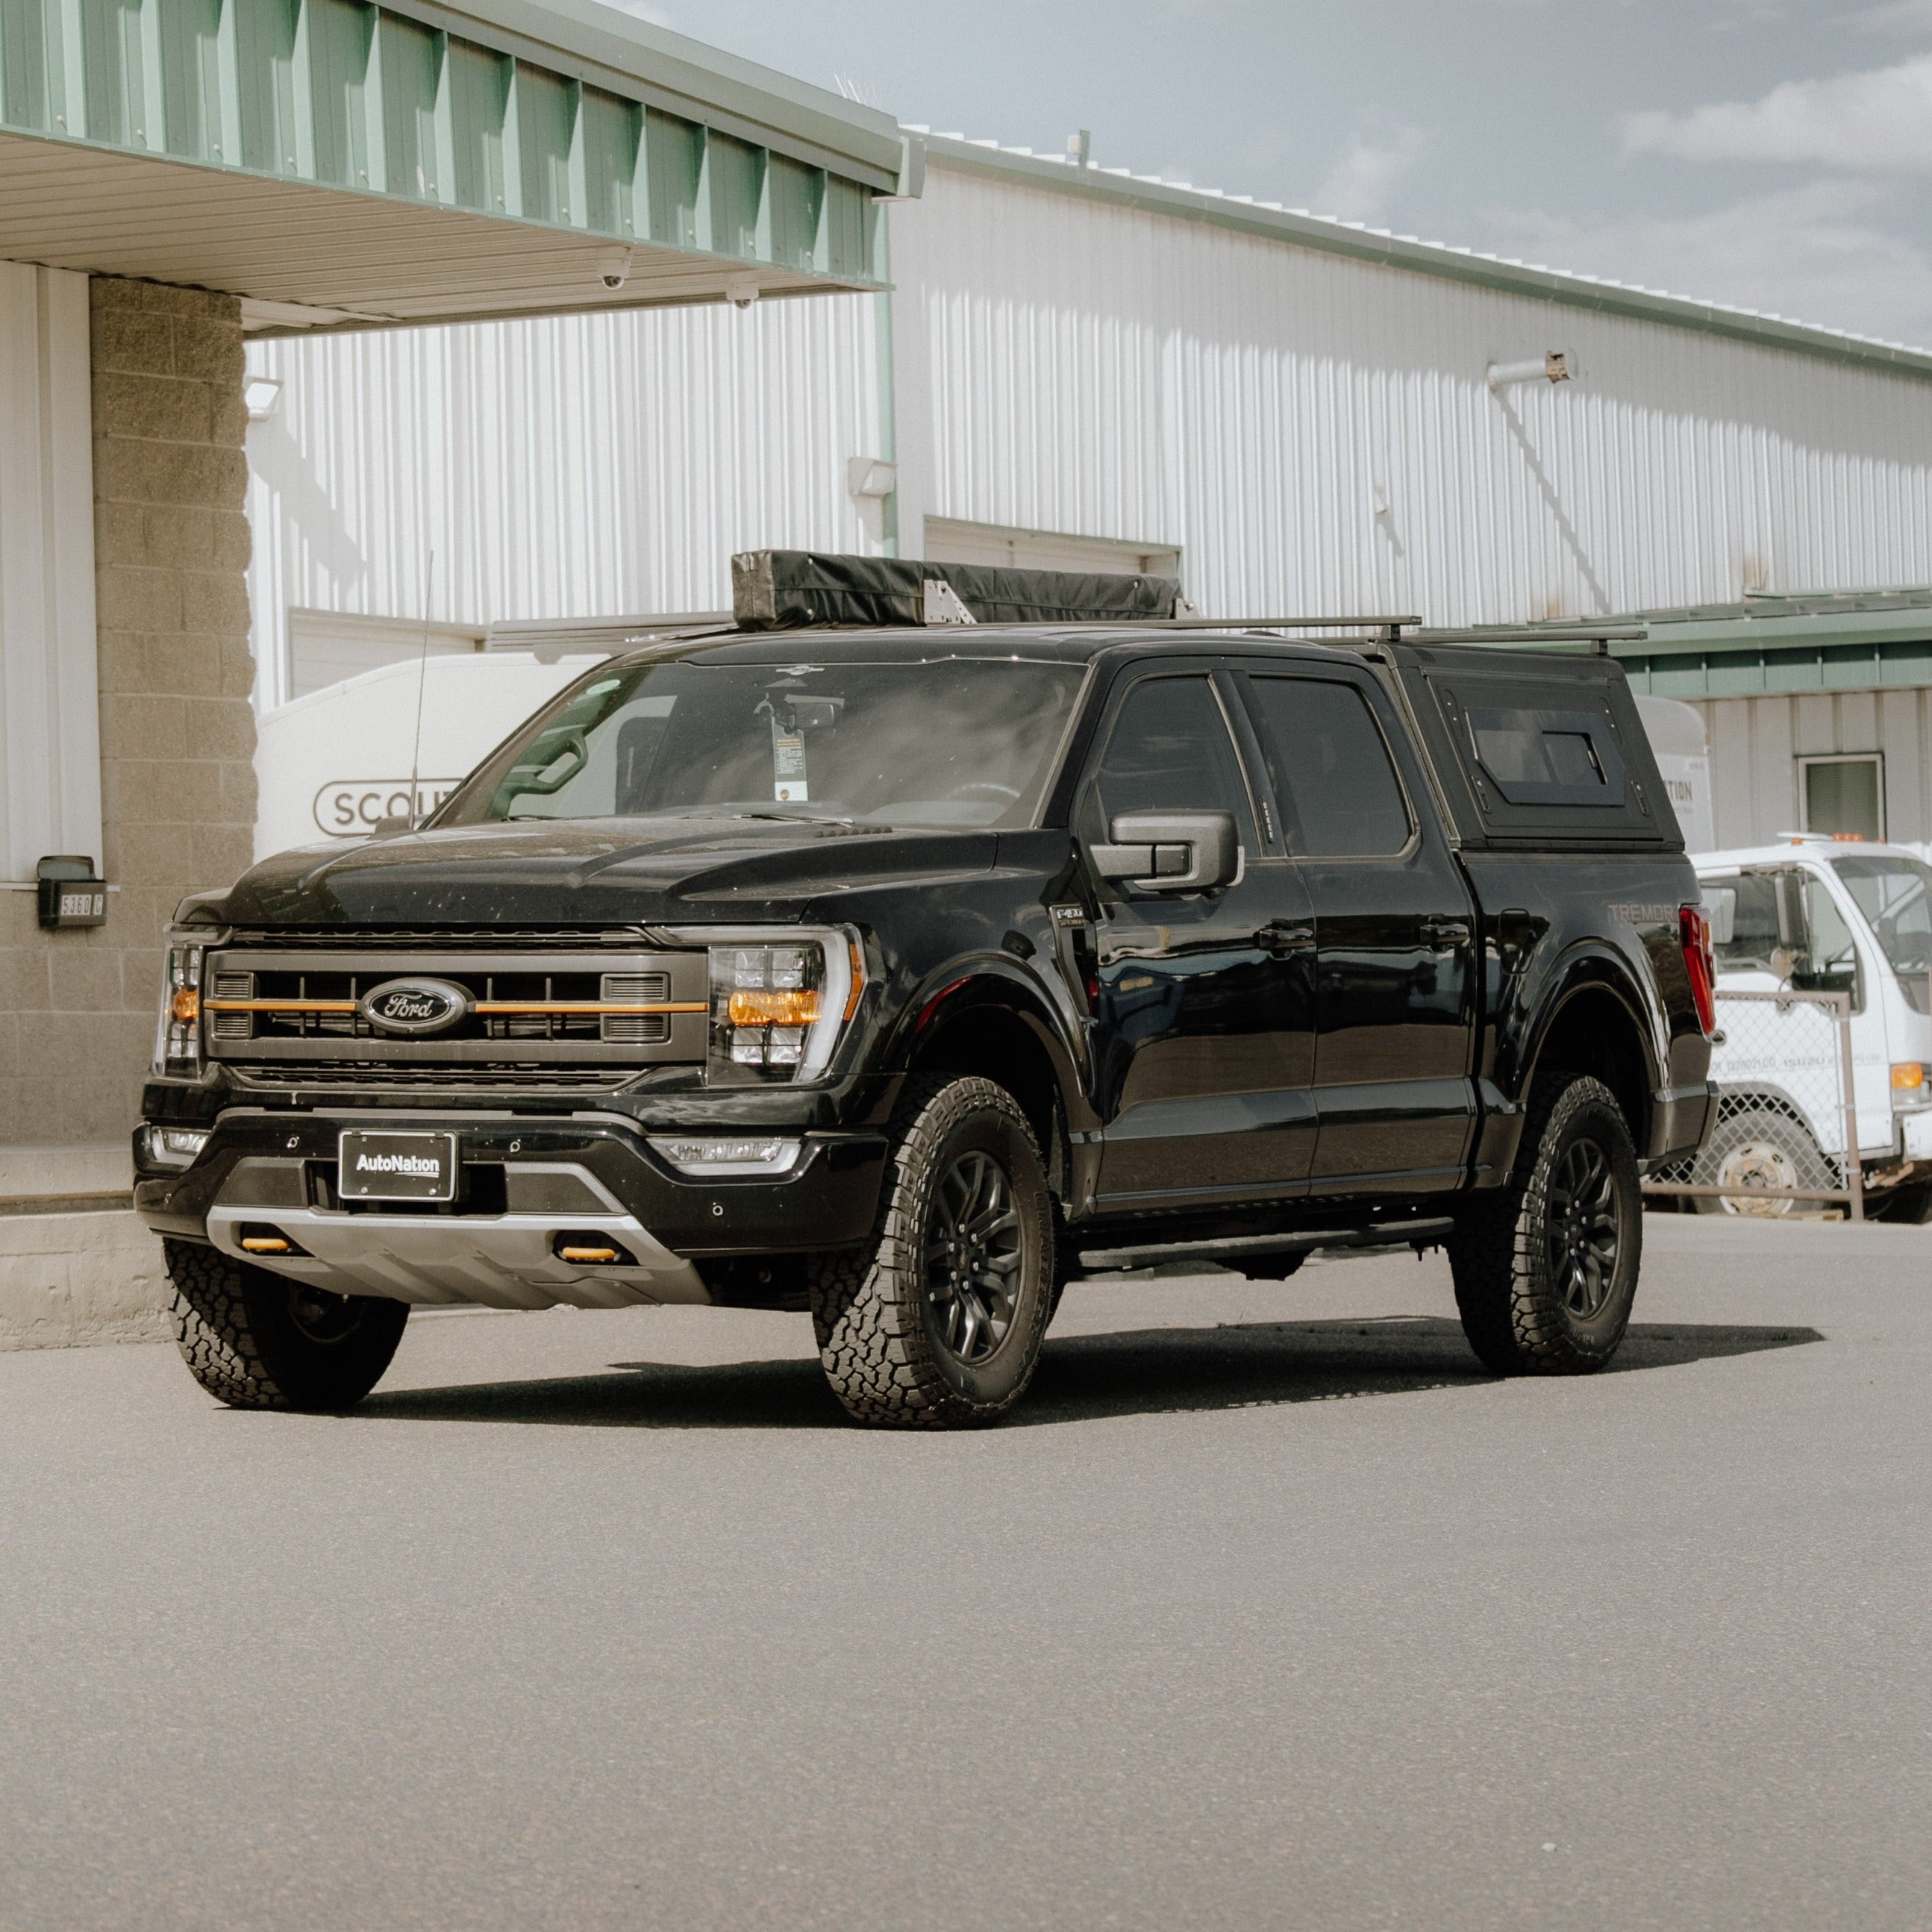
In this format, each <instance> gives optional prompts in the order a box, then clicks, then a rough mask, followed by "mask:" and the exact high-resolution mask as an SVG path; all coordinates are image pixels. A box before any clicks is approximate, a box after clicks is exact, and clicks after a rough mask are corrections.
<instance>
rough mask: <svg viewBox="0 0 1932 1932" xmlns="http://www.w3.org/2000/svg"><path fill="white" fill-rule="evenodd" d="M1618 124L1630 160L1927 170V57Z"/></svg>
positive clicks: (1931, 91)
mask: <svg viewBox="0 0 1932 1932" xmlns="http://www.w3.org/2000/svg"><path fill="white" fill-rule="evenodd" d="M1616 127H1617V130H1618V132H1619V134H1620V135H1621V136H1622V139H1623V145H1624V151H1625V153H1626V154H1670V155H1673V156H1675V157H1676V158H1677V159H1678V160H1685V161H1814V162H1822V163H1823V164H1824V165H1825V166H1827V167H1832V168H1843V169H1852V170H1855V171H1857V172H1861V173H1885V174H1891V173H1900V174H1923V173H1932V54H1921V55H1916V56H1915V57H1914V58H1912V59H1910V60H1907V61H1901V62H1900V63H1899V64H1898V65H1897V66H1896V67H1888V68H1875V69H1873V70H1871V71H1868V72H1866V73H1862V74H1837V75H1835V76H1833V77H1832V78H1831V79H1830V80H1787V81H1786V82H1784V83H1782V84H1781V86H1777V87H1775V88H1773V89H1772V91H1771V92H1769V94H1767V95H1765V96H1764V97H1763V98H1762V99H1761V100H1758V101H1717V102H1714V103H1712V104H1709V105H1707V106H1706V107H1694V108H1693V109H1691V111H1690V112H1689V113H1688V114H1668V113H1661V112H1656V111H1647V112H1645V113H1636V114H1624V115H1619V117H1618V118H1617V121H1616Z"/></svg>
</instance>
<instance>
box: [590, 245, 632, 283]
mask: <svg viewBox="0 0 1932 1932" xmlns="http://www.w3.org/2000/svg"><path fill="white" fill-rule="evenodd" d="M597 275H598V280H599V281H601V282H602V283H603V284H604V287H606V288H607V289H621V288H622V287H623V286H624V284H625V283H626V282H627V281H629V280H630V278H631V251H630V250H629V249H628V248H607V249H605V250H604V252H603V254H601V256H599V257H598V261H597Z"/></svg>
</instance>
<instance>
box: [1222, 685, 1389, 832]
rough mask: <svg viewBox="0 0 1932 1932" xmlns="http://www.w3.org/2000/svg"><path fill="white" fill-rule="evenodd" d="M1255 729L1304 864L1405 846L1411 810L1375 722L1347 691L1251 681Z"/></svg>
mask: <svg viewBox="0 0 1932 1932" xmlns="http://www.w3.org/2000/svg"><path fill="white" fill-rule="evenodd" d="M1247 683H1248V688H1249V690H1250V691H1251V692H1253V695H1254V713H1255V727H1256V730H1257V732H1258V733H1259V735H1260V737H1261V741H1262V755H1263V756H1264V757H1266V759H1267V760H1268V775H1269V777H1270V778H1271V779H1272V780H1273V781H1274V793H1275V796H1276V798H1277V799H1279V800H1280V805H1281V815H1282V821H1283V826H1284V827H1285V829H1286V832H1287V834H1288V838H1289V850H1290V851H1292V853H1294V854H1295V856H1296V857H1297V858H1302V859H1361V858H1374V857H1377V856H1386V855H1388V853H1394V852H1400V850H1402V848H1403V847H1404V846H1405V845H1406V844H1408V843H1409V830H1410V826H1409V807H1408V805H1406V803H1405V802H1404V801H1403V795H1402V786H1401V784H1400V781H1398V780H1397V777H1396V775H1395V767H1394V766H1393V765H1392V764H1391V763H1389V754H1388V745H1385V743H1384V742H1382V731H1381V729H1380V727H1379V726H1378V725H1377V724H1376V720H1375V715H1374V713H1373V712H1371V711H1370V709H1369V707H1368V705H1367V703H1366V701H1365V700H1364V698H1363V697H1362V694H1361V692H1360V691H1358V690H1356V689H1355V687H1354V686H1353V685H1348V684H1341V683H1337V682H1335V681H1334V679H1328V678H1317V677H1250V679H1248V680H1247Z"/></svg>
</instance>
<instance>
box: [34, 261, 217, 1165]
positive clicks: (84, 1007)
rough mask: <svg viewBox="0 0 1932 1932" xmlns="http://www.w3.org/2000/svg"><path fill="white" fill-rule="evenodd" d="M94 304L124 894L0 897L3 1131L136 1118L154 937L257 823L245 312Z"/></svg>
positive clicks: (116, 879)
mask: <svg viewBox="0 0 1932 1932" xmlns="http://www.w3.org/2000/svg"><path fill="white" fill-rule="evenodd" d="M92 369H93V383H92V402H93V416H94V452H93V454H94V502H95V589H96V594H97V598H98V618H99V626H100V651H101V780H102V804H103V809H104V827H103V833H104V844H105V847H106V850H105V851H104V853H102V854H101V857H102V859H103V862H104V865H105V868H106V871H107V877H108V879H109V880H110V882H111V883H113V884H115V885H118V886H119V887H120V888H121V889H120V890H119V891H118V892H115V893H113V894H111V895H110V897H109V900H108V913H107V924H106V925H105V926H102V927H100V928H98V929H95V930H92V931H86V932H56V933H43V932H41V931H40V929H39V927H38V926H37V924H36V922H35V917H34V899H33V896H32V895H31V894H30V893H26V892H5V893H0V901H4V902H5V903H4V905H0V916H5V919H6V922H7V928H8V930H7V932H5V935H4V938H0V947H4V951H0V1143H7V1142H11V1143H15V1144H20V1143H26V1144H30V1145H31V1144H40V1145H45V1144H47V1143H50V1142H77V1141H98V1140H109V1139H115V1138H116V1137H117V1136H121V1135H123V1134H125V1133H127V1132H128V1131H129V1130H130V1129H131V1127H133V1121H134V1117H135V1111H136V1106H137V1105H138V1103H139V1089H140V1083H141V1079H142V1075H143V1074H144V1073H145V1071H146V1069H147V1065H148V1058H149V1056H150V1055H151V1052H152V1051H153V1046H154V1006H155V1001H156V999H157V993H158V988H159V983H160V980H159V975H160V936H161V932H162V929H163V927H164V926H166V922H167V920H168V918H169V915H170V914H171V913H172V912H173V910H174V908H175V905H176V904H177V903H178V901H180V900H181V898H182V897H183V895H184V894H186V893H187V892H191V891H194V890H196V889H199V888H202V887H204V886H222V885H226V884H227V883H229V881H230V880H233V879H234V878H235V877H236V876H237V875H238V874H240V873H241V872H242V871H245V869H246V868H247V867H248V864H249V862H250V856H251V847H252V842H253V837H254V821H255V772H254V764H253V762H252V760H253V758H254V749H255V726H254V713H253V712H252V711H251V709H250V708H249V703H248V691H249V687H250V685H251V682H252V679H253V676H254V667H253V664H252V662H251V658H250V657H249V653H248V580H247V574H246V573H247V571H248V522H247V520H246V517H245V515H244V513H243V505H244V502H245V497H246V493H247V490H248V458H247V457H246V456H245V454H244V453H243V450H242V437H243V432H244V431H245V428H246V427H247V420H248V411H247V407H246V405H245V402H244V401H243V388H242V385H243V369H242V312H241V305H240V303H239V302H238V301H237V300H236V299H235V298H234V297H233V296H222V295H211V294H208V293H205V292H204V291H202V290H198V289H179V288H169V287H163V286H162V285H161V284H158V283H154V282H137V281H118V280H113V279H110V278H95V281H94V282H93V284H92Z"/></svg>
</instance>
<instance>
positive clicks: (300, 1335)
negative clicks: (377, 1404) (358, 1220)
mask: <svg viewBox="0 0 1932 1932" xmlns="http://www.w3.org/2000/svg"><path fill="white" fill-rule="evenodd" d="M162 1245H163V1248H164V1250H165V1251H166V1258H167V1268H168V1279H169V1280H170V1281H171V1282H172V1283H173V1284H174V1290H175V1298H174V1305H173V1307H172V1309H171V1310H169V1314H170V1316H171V1317H172V1320H173V1322H174V1331H175V1341H176V1343H178V1345H179V1346H180V1349H181V1359H182V1361H184V1362H186V1363H187V1366H188V1370H189V1372H190V1373H191V1374H192V1375H193V1377H194V1379H195V1380H196V1382H199V1383H200V1385H202V1388H205V1390H207V1391H208V1394H210V1395H211V1396H213V1397H214V1398H215V1400H217V1402H225V1403H227V1405H228V1406H229V1408H230V1409H349V1408H351V1407H353V1406H354V1405H355V1404H356V1403H359V1402H360V1401H361V1400H362V1398H363V1397H365V1395H367V1394H368V1393H369V1391H371V1389H372V1388H374V1387H375V1386H376V1385H377V1382H380V1380H381V1379H382V1376H383V1370H386V1368H387V1367H389V1364H390V1362H391V1361H392V1359H393V1358H394V1357H395V1352H396V1345H397V1343H399V1342H400V1341H401V1340H402V1339H403V1325H404V1322H407V1321H408V1319H409V1317H410V1310H409V1304H407V1302H402V1301H386V1300H385V1299H383V1298H382V1297H380V1296H377V1295H331V1294H329V1292H327V1291H326V1290H325V1289H314V1288H311V1287H309V1286H308V1285H307V1284H306V1283H302V1282H299V1281H291V1280H289V1279H288V1277H287V1276H285V1275H278V1274H271V1273H270V1272H269V1270H268V1269H266V1268H251V1267H250V1266H249V1265H248V1264H247V1263H246V1262H238V1261H236V1260H233V1259H231V1258H230V1257H229V1256H226V1255H224V1254H223V1253H221V1252H220V1250H218V1249H216V1248H208V1247H201V1246H199V1244H196V1243H194V1242H191V1241H166V1242H163V1244H162Z"/></svg>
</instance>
